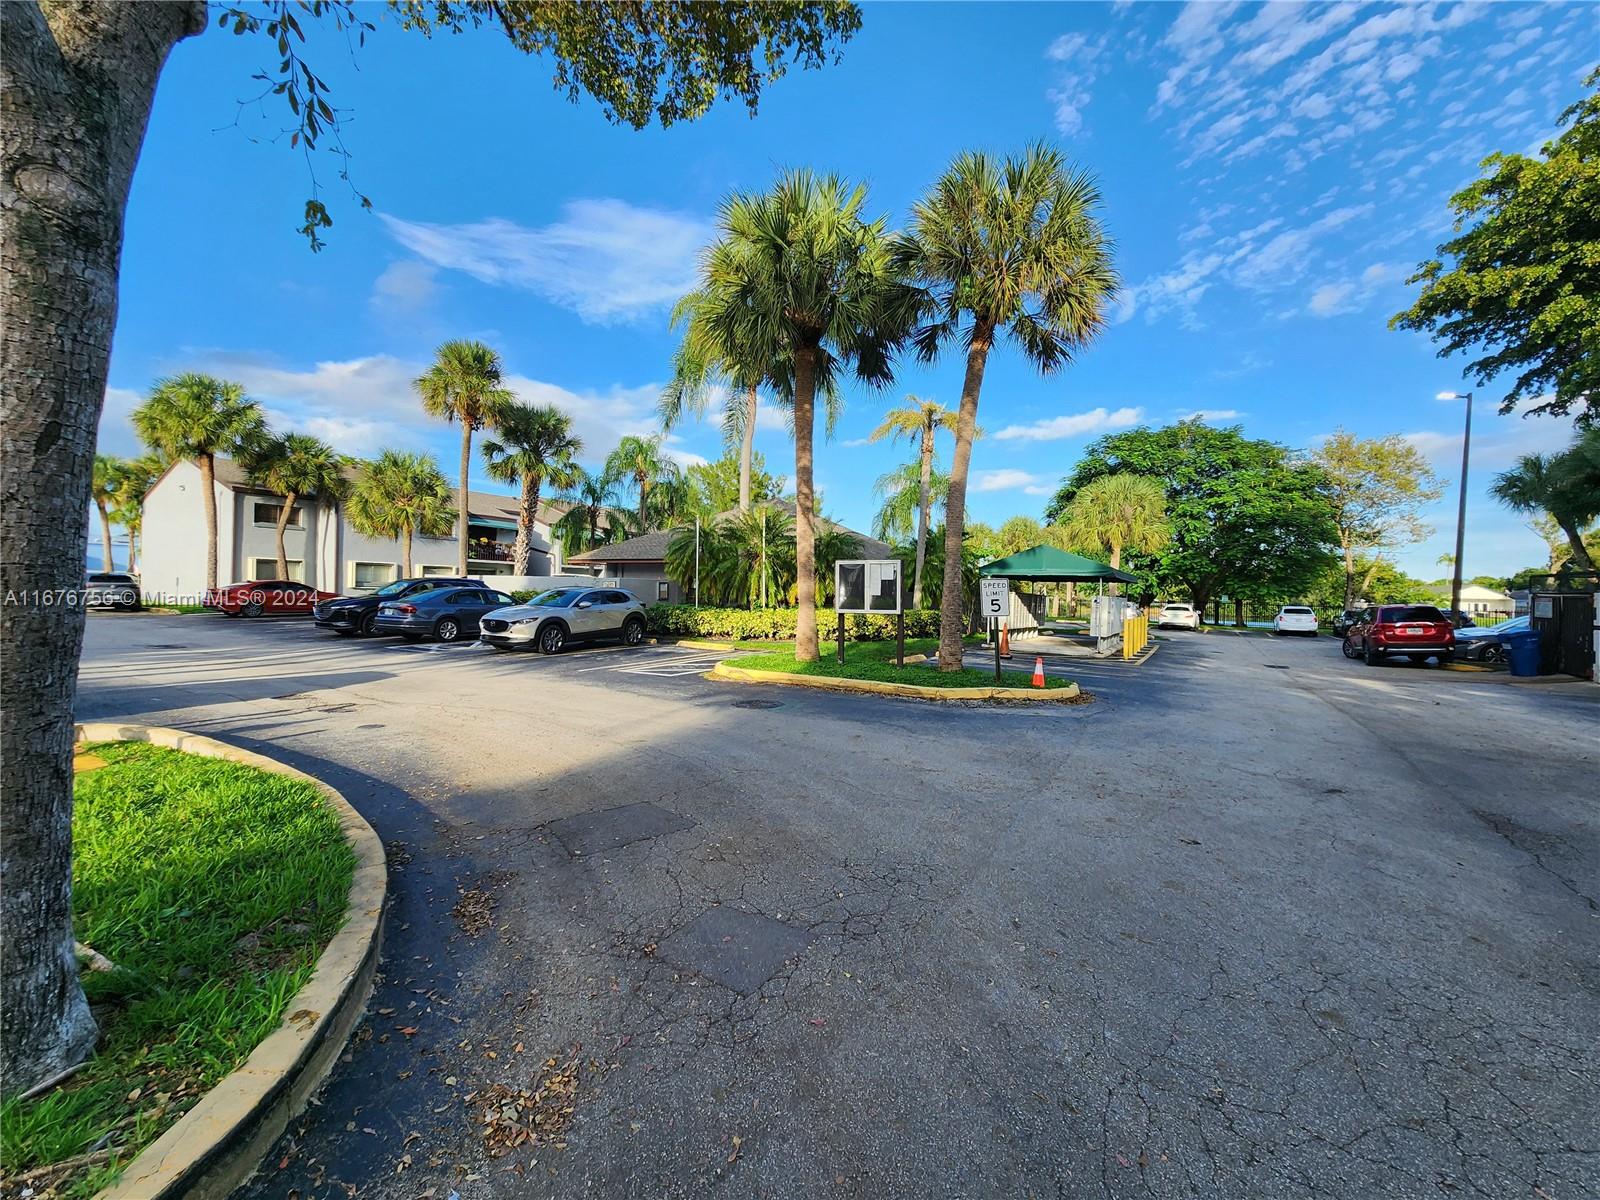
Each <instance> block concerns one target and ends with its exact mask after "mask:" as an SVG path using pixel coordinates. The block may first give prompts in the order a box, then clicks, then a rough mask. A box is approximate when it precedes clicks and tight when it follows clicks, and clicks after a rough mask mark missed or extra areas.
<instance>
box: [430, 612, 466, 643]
mask: <svg viewBox="0 0 1600 1200" xmlns="http://www.w3.org/2000/svg"><path fill="white" fill-rule="evenodd" d="M433 636H434V637H436V638H438V639H439V640H440V641H441V642H459V641H460V640H461V626H460V625H459V624H457V622H456V621H455V619H454V618H453V617H446V618H445V619H444V620H442V621H440V622H439V623H438V624H437V625H435V626H434V627H433Z"/></svg>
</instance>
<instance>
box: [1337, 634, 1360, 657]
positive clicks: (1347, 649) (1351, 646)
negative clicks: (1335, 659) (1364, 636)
mask: <svg viewBox="0 0 1600 1200" xmlns="http://www.w3.org/2000/svg"><path fill="white" fill-rule="evenodd" d="M1339 648H1340V649H1341V650H1343V651H1344V656H1345V657H1346V658H1360V657H1361V651H1359V650H1357V649H1356V644H1355V641H1354V639H1352V638H1345V640H1344V643H1343V644H1342V645H1341V646H1340V647H1339Z"/></svg>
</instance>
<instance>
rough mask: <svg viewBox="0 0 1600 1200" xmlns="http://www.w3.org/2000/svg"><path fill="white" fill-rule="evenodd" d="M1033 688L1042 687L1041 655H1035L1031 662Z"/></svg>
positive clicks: (1042, 666) (1042, 665)
mask: <svg viewBox="0 0 1600 1200" xmlns="http://www.w3.org/2000/svg"><path fill="white" fill-rule="evenodd" d="M1033 686H1034V687H1036V688H1042V687H1043V686H1044V658H1043V656H1042V655H1036V656H1035V657H1034V660H1033Z"/></svg>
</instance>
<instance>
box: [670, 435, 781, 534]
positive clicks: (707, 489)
mask: <svg viewBox="0 0 1600 1200" xmlns="http://www.w3.org/2000/svg"><path fill="white" fill-rule="evenodd" d="M684 478H685V479H686V480H687V481H688V483H689V487H690V498H689V503H688V506H687V511H688V513H689V515H690V516H698V517H700V518H701V519H702V520H705V519H709V518H711V517H714V516H717V515H718V514H720V513H725V512H727V511H728V510H729V509H733V508H738V509H743V510H748V508H749V507H750V505H748V504H745V503H743V501H744V499H745V496H746V494H747V493H748V496H749V499H750V502H751V503H752V504H765V503H767V502H768V501H771V500H777V499H780V498H781V497H782V495H783V479H782V477H781V476H775V475H772V474H771V473H769V472H768V471H767V462H766V459H765V458H764V457H762V454H761V452H760V451H759V450H757V451H755V452H754V453H753V454H752V455H751V457H750V464H749V471H748V476H747V474H746V469H745V463H744V459H743V457H742V455H740V454H738V453H733V452H730V453H727V454H724V455H723V456H722V457H721V458H718V459H715V460H714V461H712V462H708V463H696V464H695V465H694V466H692V467H690V468H689V469H688V470H687V471H685V472H684ZM747 479H748V482H747Z"/></svg>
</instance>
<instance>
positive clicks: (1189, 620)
mask: <svg viewBox="0 0 1600 1200" xmlns="http://www.w3.org/2000/svg"><path fill="white" fill-rule="evenodd" d="M1156 628H1157V629H1169V628H1170V629H1199V628H1200V613H1199V612H1198V611H1197V610H1196V609H1195V606H1194V605H1192V604H1163V605H1162V606H1161V611H1160V612H1159V613H1157V614H1156Z"/></svg>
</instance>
